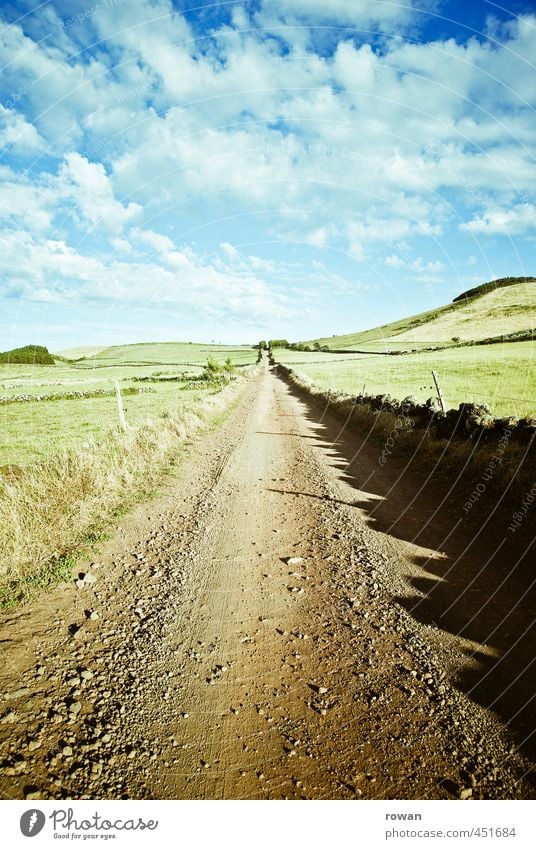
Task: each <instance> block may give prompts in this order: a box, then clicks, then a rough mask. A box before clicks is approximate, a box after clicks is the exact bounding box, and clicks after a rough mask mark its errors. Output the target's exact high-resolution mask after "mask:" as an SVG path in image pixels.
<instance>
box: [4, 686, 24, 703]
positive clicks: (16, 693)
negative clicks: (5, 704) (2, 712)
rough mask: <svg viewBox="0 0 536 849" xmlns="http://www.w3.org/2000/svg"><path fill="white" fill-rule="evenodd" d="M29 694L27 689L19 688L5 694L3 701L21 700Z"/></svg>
mask: <svg viewBox="0 0 536 849" xmlns="http://www.w3.org/2000/svg"><path fill="white" fill-rule="evenodd" d="M29 692H30V690H29V689H28V687H20V689H18V690H12V691H11V693H6V694H5V696H4V699H6V700H8V699H21V698H22V697H23V696H27V695H28V693H29Z"/></svg>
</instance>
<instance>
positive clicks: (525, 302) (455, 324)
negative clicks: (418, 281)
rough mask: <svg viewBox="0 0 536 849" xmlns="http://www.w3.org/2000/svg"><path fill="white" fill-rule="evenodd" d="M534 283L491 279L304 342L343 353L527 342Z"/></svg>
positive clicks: (535, 320)
mask: <svg viewBox="0 0 536 849" xmlns="http://www.w3.org/2000/svg"><path fill="white" fill-rule="evenodd" d="M535 283H536V279H535V278H534V277H520V278H511V277H506V278H502V279H501V280H492V281H490V282H489V283H485V284H483V285H482V286H477V287H475V288H474V289H469V290H468V291H467V292H463V293H462V294H461V295H458V296H457V297H456V298H455V299H454V301H453V302H452V303H451V304H447V305H445V306H443V307H439V308H437V309H434V310H427V311H426V312H423V313H419V314H417V315H413V316H409V317H408V318H403V319H400V320H399V321H394V322H391V323H389V324H384V325H381V326H380V327H375V328H373V329H371V330H365V331H361V332H359V333H349V334H346V335H344V336H332V337H326V338H323V339H315V340H313V341H311V342H307V343H305V344H308V345H311V346H313V345H315V343H316V344H317V345H320V346H324V345H326V346H328V347H329V348H330V349H331V350H333V351H337V350H346V351H352V350H353V351H381V352H382V353H383V352H386V351H411V350H420V349H422V348H432V347H442V348H443V347H446V346H450V345H455V344H460V343H461V344H467V343H469V344H471V343H473V342H482V341H484V340H486V339H496V340H497V341H501V340H503V339H504V340H506V339H508V338H517V339H522V338H531V337H532V335H533V333H534V328H535V327H536V285H535Z"/></svg>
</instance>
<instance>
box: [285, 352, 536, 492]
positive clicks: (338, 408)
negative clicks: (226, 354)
mask: <svg viewBox="0 0 536 849" xmlns="http://www.w3.org/2000/svg"><path fill="white" fill-rule="evenodd" d="M280 373H282V374H283V375H284V376H285V378H286V379H287V380H288V381H289V383H290V384H291V385H292V386H294V387H296V388H297V389H298V390H300V391H301V392H302V393H303V394H304V395H305V396H307V397H308V398H310V399H311V400H313V401H314V402H317V403H318V404H319V405H322V408H323V409H324V410H329V411H330V412H331V413H333V414H334V415H336V416H337V417H339V418H340V419H341V420H343V421H344V423H345V426H346V427H351V428H352V429H355V430H357V431H359V432H360V433H362V434H363V435H364V437H365V438H366V440H367V441H370V442H372V443H373V444H374V445H376V446H377V447H378V454H379V456H378V464H379V465H380V466H383V465H385V464H386V462H388V460H389V458H390V457H391V456H393V457H398V458H400V459H403V460H405V461H409V462H411V464H412V465H415V466H416V467H417V468H421V469H423V470H424V471H427V472H431V473H432V474H433V475H434V477H436V478H440V479H441V478H444V479H445V480H447V481H449V482H454V480H455V479H458V480H460V481H465V482H478V481H479V480H480V479H481V478H484V477H485V479H486V491H487V495H488V497H489V496H492V497H494V496H495V495H496V494H497V493H498V492H500V493H503V492H505V491H507V494H508V498H507V499H505V500H506V501H512V502H514V503H516V502H517V500H518V499H519V497H520V495H522V494H523V493H525V492H526V491H528V490H529V489H530V488H531V486H532V485H533V484H534V449H535V448H536V443H535V441H534V439H532V440H531V441H529V442H525V443H520V442H518V441H516V440H515V439H509V438H507V437H505V438H504V439H502V440H497V441H495V442H493V443H492V444H489V443H488V442H487V441H484V440H481V438H480V437H477V438H476V439H475V440H474V441H472V440H471V439H470V438H468V437H466V438H461V439H458V438H452V439H445V438H441V437H439V436H438V435H437V434H436V433H435V428H434V427H433V426H430V427H424V428H420V427H416V426H415V424H414V421H413V420H412V419H411V418H410V417H408V416H405V415H402V414H401V413H400V412H396V411H391V410H382V409H374V408H373V407H372V406H369V405H368V404H366V403H364V404H356V403H355V402H356V398H355V396H350V395H347V394H345V393H342V392H336V391H333V390H326V389H325V388H324V387H322V386H318V385H317V384H315V383H313V382H312V381H311V380H310V378H309V377H308V376H304V375H300V374H298V373H297V372H294V371H293V370H292V369H289V368H288V366H287V367H285V366H283V368H282V369H280ZM483 432H485V431H483ZM506 432H507V431H504V433H506ZM501 433H503V432H501ZM488 476H489V477H488Z"/></svg>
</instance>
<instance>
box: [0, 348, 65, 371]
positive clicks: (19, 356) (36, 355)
mask: <svg viewBox="0 0 536 849" xmlns="http://www.w3.org/2000/svg"><path fill="white" fill-rule="evenodd" d="M55 362H56V361H55V359H54V357H53V356H52V354H51V353H50V352H49V351H48V349H47V348H45V347H43V345H25V347H24V348H13V350H12V351H2V352H0V363H16V364H17V363H25V364H27V365H38V366H53V365H55Z"/></svg>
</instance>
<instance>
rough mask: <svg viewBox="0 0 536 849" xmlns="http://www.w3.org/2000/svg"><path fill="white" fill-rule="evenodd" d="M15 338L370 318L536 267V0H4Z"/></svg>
mask: <svg viewBox="0 0 536 849" xmlns="http://www.w3.org/2000/svg"><path fill="white" fill-rule="evenodd" d="M1 15H2V24H1V28H0V66H1V68H2V73H1V76H0V86H1V91H0V149H1V158H0V181H1V185H0V313H1V315H2V320H1V327H2V333H1V337H0V350H6V349H8V348H11V347H13V346H15V345H21V344H28V343H36V344H45V345H48V346H49V347H50V348H51V349H52V350H60V349H62V348H65V347H70V346H74V345H85V344H97V343H98V344H107V343H114V342H118V343H119V342H130V341H149V340H174V339H177V340H179V339H184V340H198V341H211V340H213V339H214V340H216V341H224V342H232V341H242V342H251V341H256V340H258V339H259V338H263V337H270V336H272V337H273V336H286V337H288V338H290V339H304V338H313V337H315V336H319V335H330V334H334V333H342V332H349V331H352V330H356V329H360V328H364V327H370V326H373V325H377V324H381V323H383V322H385V321H388V320H391V319H395V318H397V317H400V316H401V315H407V314H411V313H414V312H418V311H421V310H425V309H429V308H431V307H433V306H436V305H439V304H442V303H446V302H448V301H450V300H451V299H452V298H453V297H454V296H455V295H456V294H458V293H459V292H460V291H462V290H463V289H465V288H467V287H468V286H471V285H474V284H476V283H480V282H483V281H485V280H489V279H493V278H496V277H501V276H506V275H524V274H533V273H534V272H535V271H536V263H535V261H534V259H535V258H534V247H535V241H534V225H535V219H536V216H535V210H536V199H535V187H536V168H534V139H535V135H536V134H535V129H536V121H535V113H534V106H535V104H536V85H535V69H534V64H533V61H534V57H535V56H536V4H535V2H534V0H527V2H509V0H503V2H502V4H496V3H492V2H487V0H472V2H470V3H469V2H467V0H402V2H398V0H390V2H387V0H386V1H385V2H383V0H251V2H242V0H232V1H231V2H216V3H212V2H208V0H190V2H171V0H123V2H121V0H100V2H94V3H88V2H87V0H50V2H9V0H3V2H2V4H1Z"/></svg>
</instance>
